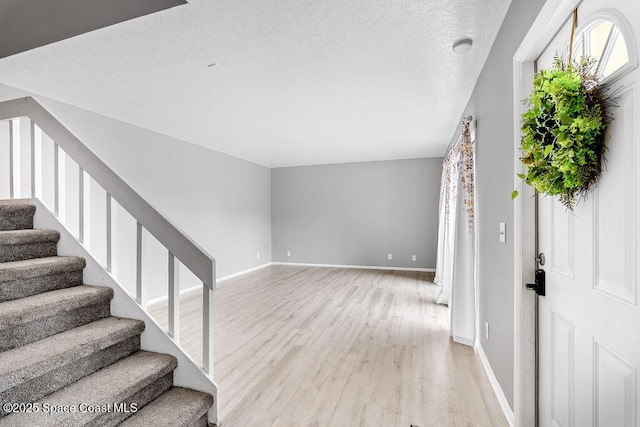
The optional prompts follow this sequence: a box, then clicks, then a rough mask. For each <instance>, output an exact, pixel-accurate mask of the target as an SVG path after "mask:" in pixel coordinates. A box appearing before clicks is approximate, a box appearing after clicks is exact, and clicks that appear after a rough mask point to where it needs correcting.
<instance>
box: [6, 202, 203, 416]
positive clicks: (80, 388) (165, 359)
mask: <svg viewBox="0 0 640 427" xmlns="http://www.w3.org/2000/svg"><path fill="white" fill-rule="evenodd" d="M35 211H36V206H34V205H32V204H25V203H24V202H21V201H20V202H18V201H0V401H2V402H23V403H31V402H33V404H34V407H35V406H37V407H39V408H44V407H45V406H46V405H50V406H46V407H51V405H56V406H57V405H69V406H70V407H74V408H75V409H76V411H75V412H73V413H71V412H59V413H55V414H51V413H44V412H42V411H39V412H31V413H25V412H13V413H8V408H4V407H3V408H0V427H2V426H23V425H24V426H26V425H33V426H53V425H66V426H84V425H96V426H97V425H99V426H115V425H119V424H120V423H122V422H125V421H126V424H125V425H128V426H130V427H133V426H144V425H166V426H179V425H181V426H192V425H193V426H207V425H208V417H207V413H208V411H209V410H210V408H211V407H212V405H213V403H214V401H213V397H212V396H211V395H210V394H207V393H202V392H199V391H195V390H190V389H185V388H181V387H174V386H173V383H174V380H173V372H174V370H175V369H176V368H177V363H178V362H177V359H176V358H175V357H173V356H170V355H166V354H161V353H152V352H147V351H144V350H141V342H142V340H141V334H142V333H143V331H144V329H145V325H144V322H142V321H140V320H133V319H125V318H119V317H113V316H111V308H110V305H111V300H112V298H113V297H114V290H113V289H112V288H110V287H99V286H87V285H84V284H83V269H84V268H85V266H86V262H85V260H84V259H83V258H79V257H60V256H58V255H57V245H58V241H59V240H60V233H59V232H57V231H52V230H34V229H33V221H34V214H35ZM81 404H88V405H91V406H94V407H100V406H103V405H105V406H104V407H108V408H109V410H107V411H106V412H101V411H86V410H85V411H82V410H79V408H80V405H81ZM114 404H116V406H114ZM147 404H148V405H149V406H148V408H147V409H146V410H145V406H146V405H147ZM121 409H126V410H121Z"/></svg>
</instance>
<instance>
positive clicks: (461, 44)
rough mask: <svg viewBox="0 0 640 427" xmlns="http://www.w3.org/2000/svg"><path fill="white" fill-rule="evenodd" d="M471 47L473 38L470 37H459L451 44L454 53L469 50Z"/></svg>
mask: <svg viewBox="0 0 640 427" xmlns="http://www.w3.org/2000/svg"><path fill="white" fill-rule="evenodd" d="M472 47H473V40H471V39H460V40H458V41H456V42H455V43H454V44H453V51H454V52H455V53H460V54H461V53H466V52H469V51H470V50H471V48H472Z"/></svg>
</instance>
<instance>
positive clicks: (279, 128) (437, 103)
mask: <svg viewBox="0 0 640 427" xmlns="http://www.w3.org/2000/svg"><path fill="white" fill-rule="evenodd" d="M509 4H510V0H451V1H448V0H422V1H418V0H349V1H344V0H324V1H309V0H295V1H293V0H278V1H264V0H246V1H244V2H238V1H237V0H193V1H190V2H189V4H187V5H184V6H178V7H174V8H172V9H168V10H165V11H162V12H158V13H154V14H152V15H148V16H144V17H141V18H137V19H134V20H131V21H127V22H123V23H120V24H117V25H113V26H110V27H106V28H103V29H100V30H97V31H93V32H90V33H86V34H83V35H81V36H77V37H74V38H71V39H67V40H63V41H60V42H57V43H54V44H51V45H47V46H44V47H40V48H37V49H34V50H30V51H27V52H24V53H20V54H17V55H14V56H11V57H8V58H4V59H2V60H0V82H1V83H4V84H7V85H10V86H14V87H17V88H20V89H24V90H28V91H30V92H34V93H38V94H40V95H44V96H47V97H50V98H53V99H57V100H60V101H63V102H66V103H69V104H72V105H76V106H79V107H81V108H85V109H87V110H90V111H94V112H97V113H100V114H103V115H106V116H109V117H113V118H116V119H119V120H122V121H124V122H128V123H132V124H135V125H138V126H142V127H145V128H149V129H152V130H155V131H158V132H161V133H164V134H167V135H170V136H173V137H176V138H179V139H182V140H185V141H188V142H192V143H195V144H199V145H202V146H205V147H209V148H212V149H215V150H218V151H222V152H224V153H228V154H231V155H234V156H237V157H240V158H243V159H246V160H250V161H253V162H256V163H259V164H262V165H265V166H269V167H279V166H293V165H309V164H324V163H342V162H354V161H369V160H384V159H406V158H418V157H432V156H441V155H442V154H443V153H444V150H445V149H446V146H447V145H448V143H449V141H450V139H451V137H452V135H453V133H454V132H455V128H456V126H457V124H458V120H459V119H460V116H461V114H462V113H463V109H464V107H465V105H466V103H467V101H468V99H469V97H470V95H471V92H472V90H473V87H474V86H475V82H476V80H477V78H478V75H479V74H480V71H481V70H482V67H483V65H484V62H485V60H486V58H487V55H488V53H489V50H490V48H491V45H492V43H493V41H494V39H495V36H496V34H497V32H498V29H499V27H500V24H501V23H502V20H503V18H504V16H505V14H506V11H507V8H508V6H509ZM462 37H471V38H473V39H474V47H473V49H472V50H471V51H470V52H468V53H466V54H464V55H458V54H455V53H453V52H452V50H451V46H452V44H453V42H454V41H455V40H457V39H459V38H462ZM212 63H215V64H216V65H215V66H211V67H209V66H208V65H209V64H212Z"/></svg>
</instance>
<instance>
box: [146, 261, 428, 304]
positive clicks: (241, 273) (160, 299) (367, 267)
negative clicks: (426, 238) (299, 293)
mask: <svg viewBox="0 0 640 427" xmlns="http://www.w3.org/2000/svg"><path fill="white" fill-rule="evenodd" d="M270 265H293V266H303V267H328V268H358V269H363V270H392V271H424V272H434V271H436V269H435V268H406V267H380V266H373V265H342V264H307V263H299V262H268V263H266V264H262V265H258V266H256V267H252V268H248V269H246V270H242V271H239V272H237V273H233V274H228V275H226V276H223V277H220V278H218V279H217V280H216V288H218V287H220V286H224V282H225V281H226V280H229V279H233V278H236V277H240V276H244V275H245V274H249V273H253V272H254V271H257V270H260V269H263V268H265V267H268V266H270ZM201 289H202V285H196V286H192V287H190V288H187V289H182V290H181V291H180V295H184V294H188V293H189V292H195V291H198V290H201ZM167 299H169V297H168V296H167V295H165V296H162V297H158V298H153V299H150V300H149V301H147V307H150V306H152V305H154V304H159V303H161V302H164V301H166V300H167Z"/></svg>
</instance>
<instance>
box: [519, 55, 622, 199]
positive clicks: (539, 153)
mask: <svg viewBox="0 0 640 427" xmlns="http://www.w3.org/2000/svg"><path fill="white" fill-rule="evenodd" d="M595 64H596V60H594V59H592V58H582V59H581V60H579V61H573V62H572V63H568V61H566V60H565V59H563V58H562V57H559V56H556V58H555V59H554V64H553V68H552V69H550V70H541V71H540V72H539V73H536V74H535V76H534V82H533V83H534V89H533V91H532V93H531V96H530V98H529V100H528V102H529V109H528V110H527V111H526V112H525V113H524V114H523V115H522V139H521V149H522V157H521V160H522V163H523V164H524V165H526V167H527V173H526V174H520V173H519V174H517V175H518V177H519V178H520V179H522V180H523V181H524V182H525V183H526V184H528V185H531V186H533V187H535V188H536V190H538V192H540V193H543V194H548V195H551V196H558V197H559V200H560V202H561V203H562V204H564V205H565V206H566V207H567V208H568V209H573V208H574V207H575V205H576V203H577V202H578V200H579V199H580V198H583V197H585V196H586V195H587V194H588V192H589V191H590V190H591V189H592V188H593V187H594V186H595V184H596V182H597V180H598V178H599V177H600V174H601V173H602V163H603V160H604V159H603V157H604V152H605V151H606V146H605V132H606V129H607V124H608V123H609V122H610V121H611V116H610V114H609V113H608V111H609V107H610V106H611V105H612V104H613V103H614V101H613V100H612V98H611V97H609V96H608V95H607V92H608V90H607V88H605V87H603V86H601V85H599V84H598V82H599V80H598V75H597V74H596V71H595V67H594V66H595ZM518 194H519V192H518V191H516V190H514V191H513V192H512V193H511V198H512V199H514V198H516V197H518Z"/></svg>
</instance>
